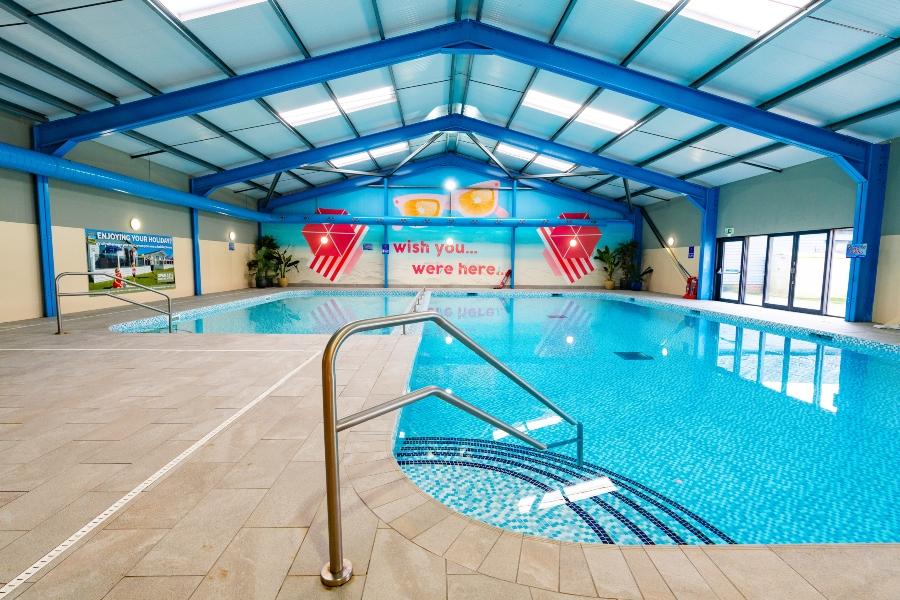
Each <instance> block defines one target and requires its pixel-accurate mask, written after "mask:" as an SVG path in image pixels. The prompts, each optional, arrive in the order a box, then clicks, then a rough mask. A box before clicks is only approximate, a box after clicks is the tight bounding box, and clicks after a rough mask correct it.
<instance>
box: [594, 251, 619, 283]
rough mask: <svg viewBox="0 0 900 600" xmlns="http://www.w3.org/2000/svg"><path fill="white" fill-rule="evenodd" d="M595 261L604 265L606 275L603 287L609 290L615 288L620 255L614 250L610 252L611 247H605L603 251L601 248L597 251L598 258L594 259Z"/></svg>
mask: <svg viewBox="0 0 900 600" xmlns="http://www.w3.org/2000/svg"><path fill="white" fill-rule="evenodd" d="M594 260H596V261H598V262H600V264H602V265H603V271H604V272H605V273H606V280H605V281H604V282H603V287H605V288H606V289H608V290H611V289H613V288H615V287H616V283H615V281H613V277H615V274H616V269H618V268H619V256H618V254H616V252H615V251H614V250H610V249H609V246H603V249H602V250H601V249H600V248H598V249H597V256H595V257H594Z"/></svg>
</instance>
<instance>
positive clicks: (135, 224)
mask: <svg viewBox="0 0 900 600" xmlns="http://www.w3.org/2000/svg"><path fill="white" fill-rule="evenodd" d="M128 225H130V226H131V229H132V230H133V231H140V230H141V220H140V219H138V218H137V217H131V220H130V221H129V222H128Z"/></svg>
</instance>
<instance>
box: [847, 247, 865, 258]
mask: <svg viewBox="0 0 900 600" xmlns="http://www.w3.org/2000/svg"><path fill="white" fill-rule="evenodd" d="M867 250H868V244H847V258H863V257H865V255H866V251H867Z"/></svg>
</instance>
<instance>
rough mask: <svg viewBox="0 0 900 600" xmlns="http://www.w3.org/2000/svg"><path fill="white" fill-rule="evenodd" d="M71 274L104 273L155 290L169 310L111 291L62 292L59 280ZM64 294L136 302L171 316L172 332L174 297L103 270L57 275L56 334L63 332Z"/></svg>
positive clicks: (116, 279)
mask: <svg viewBox="0 0 900 600" xmlns="http://www.w3.org/2000/svg"><path fill="white" fill-rule="evenodd" d="M69 275H82V276H84V275H87V276H95V275H102V276H104V277H109V278H110V279H113V280H115V281H121V282H122V283H125V284H127V285H133V286H135V287H139V288H141V289H143V290H147V291H148V292H153V293H154V294H159V295H160V296H162V297H164V298H165V299H166V306H167V310H163V309H161V308H156V307H155V306H150V305H149V304H144V303H143V302H138V301H137V300H129V299H128V298H126V297H124V296H122V295H120V294H111V293H109V292H60V291H59V280H60V279H62V278H63V277H68V276H69ZM62 296H109V297H110V298H115V299H117V300H121V301H122V302H127V303H129V304H134V305H136V306H143V307H144V308H146V309H148V310H152V311H155V312H158V313H160V314H163V315H166V316H167V317H169V333H172V297H171V296H169V295H168V294H164V293H162V292H161V291H159V290H154V289H153V288H151V287H147V286H146V285H141V284H140V283H137V282H136V281H128V280H127V279H125V278H123V277H119V276H118V275H110V274H109V273H103V272H101V271H66V272H65V273H60V274H59V275H57V276H56V334H57V335H60V334H62V308H61V307H60V304H59V299H60V297H62Z"/></svg>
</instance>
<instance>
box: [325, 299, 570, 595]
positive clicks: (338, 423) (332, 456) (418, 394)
mask: <svg viewBox="0 0 900 600" xmlns="http://www.w3.org/2000/svg"><path fill="white" fill-rule="evenodd" d="M425 321H431V322H432V323H435V324H436V325H437V326H438V327H440V328H441V329H443V330H444V331H446V332H447V333H449V334H450V335H451V336H453V337H454V338H456V339H457V340H459V341H460V342H462V344H463V345H464V346H466V347H467V348H469V349H470V350H472V351H473V352H474V353H475V354H477V355H478V356H480V357H481V358H482V359H484V360H485V361H486V362H487V363H488V364H490V365H491V366H493V367H494V368H495V369H497V370H498V371H500V372H501V373H503V374H504V375H506V376H507V377H508V378H509V379H510V380H512V381H513V382H514V383H515V384H516V385H518V386H519V387H520V388H522V389H523V390H525V391H526V392H528V393H529V394H531V395H532V396H533V397H535V398H537V399H538V400H539V401H540V402H541V403H542V404H544V406H546V407H547V408H549V409H550V410H552V411H553V412H555V413H556V414H557V415H559V416H560V417H562V418H563V419H565V420H566V421H567V422H568V423H570V424H572V425H575V426H576V428H577V431H578V436H577V437H576V438H573V440H566V441H565V442H562V443H568V442H571V441H577V442H578V455H579V461H580V460H581V444H582V433H581V432H582V427H581V423H580V422H579V421H576V420H575V419H574V418H572V417H571V416H570V415H569V414H568V413H566V412H565V411H564V410H562V409H561V408H559V407H558V406H557V405H556V404H554V403H553V402H552V401H551V400H550V399H549V398H547V397H546V396H544V395H543V394H541V393H540V392H539V391H537V390H536V389H534V388H533V387H532V386H531V385H529V384H528V383H527V382H526V381H525V380H523V379H522V378H521V377H519V376H518V375H516V374H515V373H514V372H513V371H512V369H510V368H509V367H507V366H506V365H505V364H504V363H503V362H501V361H500V359H498V358H497V357H495V356H494V355H493V354H491V353H490V352H488V351H487V350H485V349H484V348H482V347H481V346H480V345H479V344H478V343H477V342H475V340H473V339H472V338H470V337H469V336H468V335H466V334H465V333H464V332H463V331H462V330H461V329H459V328H458V327H456V326H455V325H454V324H453V323H451V322H450V321H448V320H447V319H446V318H444V317H443V316H442V315H441V314H439V313H438V312H436V311H433V310H429V311H424V312H411V313H405V314H400V315H390V316H386V317H376V318H374V319H363V320H360V321H353V322H351V323H347V324H346V325H344V326H343V327H341V328H340V329H338V330H337V331H335V332H334V334H333V335H332V336H331V339H329V340H328V344H326V346H325V350H324V351H323V353H322V421H323V428H324V430H325V435H324V437H325V440H324V442H325V492H326V506H327V511H328V562H327V563H326V564H325V566H323V567H322V571H321V573H320V579H321V580H322V583H323V584H325V585H326V586H329V587H334V586H339V585H343V584H345V583H347V582H348V581H350V578H351V577H352V576H353V565H352V564H351V563H350V561H349V560H346V559H345V558H344V548H343V540H342V531H341V488H340V472H339V467H338V432H339V431H343V430H344V429H347V428H349V427H353V426H355V425H359V424H360V423H364V422H366V421H368V420H370V419H374V418H376V417H379V416H381V415H384V414H387V413H388V412H391V411H393V410H396V409H398V408H401V407H403V406H406V405H407V404H411V403H413V402H417V401H419V400H421V399H423V398H426V397H428V396H435V397H437V398H439V399H441V400H444V401H445V402H448V403H450V404H452V405H453V406H456V407H457V408H460V409H462V410H464V411H466V412H468V413H469V414H471V415H473V416H475V417H477V418H479V419H482V420H484V421H486V422H488V423H490V424H491V425H493V426H495V427H497V428H498V429H501V430H503V431H505V432H506V433H508V434H510V435H512V436H514V437H516V438H518V439H520V440H523V441H525V442H527V443H528V444H531V445H532V446H534V447H535V448H538V449H541V450H546V449H547V448H548V447H550V446H555V445H559V443H557V444H552V445H550V446H548V445H546V444H542V443H541V442H538V441H537V440H535V439H534V438H532V437H531V436H529V435H527V434H525V433H523V432H521V431H519V430H518V429H516V428H515V427H513V426H511V425H509V424H507V423H505V422H503V421H500V420H499V419H497V418H495V417H493V416H491V415H489V414H488V413H485V412H484V411H482V410H480V409H478V408H476V407H475V406H473V405H471V404H469V403H468V402H466V401H465V400H462V399H461V398H458V397H457V396H455V395H453V394H452V393H451V392H448V391H447V390H444V389H442V388H439V387H437V386H433V385H432V386H426V387H423V388H420V389H418V390H415V391H413V392H409V393H408V394H404V395H403V396H400V397H398V398H394V399H393V400H389V401H388V402H385V403H383V404H379V405H378V406H374V407H372V408H369V409H366V410H364V411H360V412H358V413H355V414H352V415H350V416H347V417H344V418H343V419H340V420H338V418H337V377H336V373H335V361H336V359H337V354H338V351H339V350H340V349H341V346H342V345H343V344H344V342H345V341H346V340H347V338H348V337H350V336H351V335H353V334H355V333H360V332H363V331H372V330H375V329H385V328H388V327H398V326H403V327H405V326H406V325H412V324H414V323H423V322H425ZM332 565H335V566H334V567H332Z"/></svg>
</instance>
